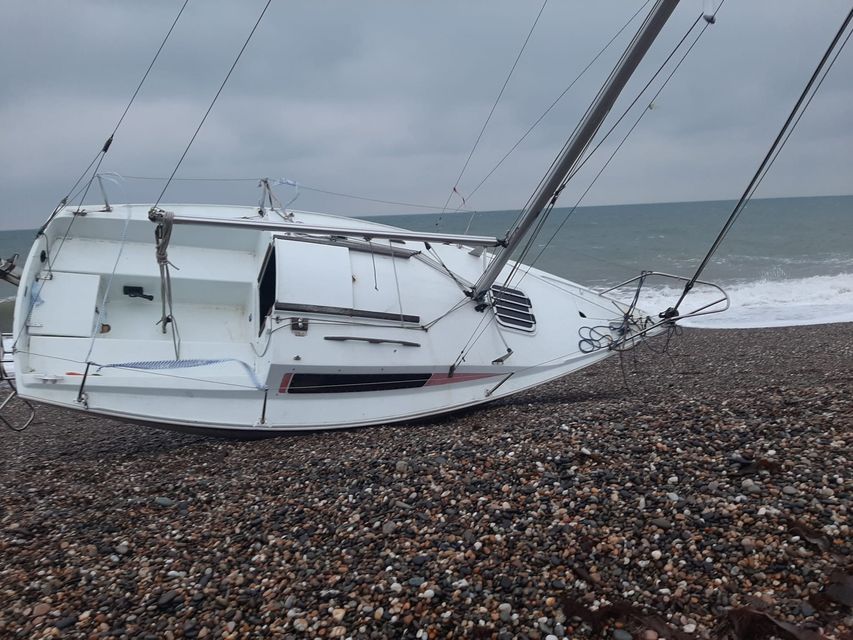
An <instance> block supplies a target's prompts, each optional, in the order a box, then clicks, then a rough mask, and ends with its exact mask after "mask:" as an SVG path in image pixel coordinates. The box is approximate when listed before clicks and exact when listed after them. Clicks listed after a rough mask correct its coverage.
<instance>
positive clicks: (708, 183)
mask: <svg viewBox="0 0 853 640" xmlns="http://www.w3.org/2000/svg"><path fill="white" fill-rule="evenodd" d="M263 4H264V0H241V1H239V2H237V1H233V2H232V1H225V0H203V1H202V0H190V2H189V5H188V7H187V10H186V11H185V13H184V15H183V17H182V18H181V20H180V22H179V23H178V26H177V27H176V29H175V32H174V33H173V35H172V38H171V39H170V40H169V42H168V44H167V45H166V47H165V49H164V51H163V53H162V55H161V57H160V59H159V60H158V62H157V64H156V65H155V67H154V69H153V71H152V74H151V76H150V77H149V79H148V81H147V82H146V84H145V85H144V87H143V89H142V91H141V93H140V95H139V97H138V99H137V100H136V102H135V103H134V105H133V107H132V109H131V111H130V112H129V114H128V116H127V118H126V120H125V122H124V124H123V126H122V128H121V129H120V130H119V132H118V135H117V136H116V140H115V143H114V145H113V147H112V149H111V151H110V153H109V154H108V155H107V157H106V159H105V161H104V164H103V165H102V171H114V172H117V173H119V174H122V175H124V176H152V177H157V176H165V175H168V174H169V173H170V172H171V170H172V169H173V168H174V166H175V163H176V162H177V159H178V157H179V156H180V154H181V152H182V151H183V148H184V146H185V145H186V143H187V141H188V140H189V137H190V135H191V134H192V132H193V130H194V129H195V127H196V126H197V124H198V122H199V120H200V118H201V116H202V115H203V113H204V111H205V109H206V108H207V105H208V104H209V101H210V99H211V98H212V96H213V95H214V93H215V92H216V89H217V88H218V86H219V83H220V82H221V80H222V78H223V77H224V75H225V72H226V71H227V69H228V66H229V65H230V64H231V62H232V61H233V58H234V56H235V54H236V52H237V51H238V49H239V47H240V46H241V44H242V41H243V40H244V39H245V37H246V35H247V34H248V32H249V30H250V29H251V26H252V24H253V23H254V21H255V19H256V18H257V15H258V13H259V12H260V10H261V8H262V7H263ZM642 4H643V1H642V0H630V1H629V0H624V1H623V0H608V1H607V2H602V1H593V0H587V1H583V2H581V1H579V0H571V1H570V0H550V2H549V3H548V5H547V6H546V7H545V10H544V13H543V16H542V19H541V21H540V23H539V25H538V26H537V28H536V30H535V31H534V33H533V36H532V38H531V40H530V44H529V45H528V48H527V50H526V51H525V53H524V55H523V57H522V59H521V61H520V63H519V65H518V68H517V69H516V71H515V74H514V75H513V77H512V79H511V81H510V83H509V85H508V87H507V89H506V92H505V94H504V97H503V99H502V101H501V102H500V104H499V106H498V108H497V110H496V112H495V114H494V116H493V118H492V121H491V123H490V125H489V127H488V129H487V130H486V133H485V135H484V137H483V140H482V142H481V144H480V147H479V149H478V151H477V153H476V155H475V156H474V159H473V160H472V162H471V164H470V166H469V167H468V170H467V171H466V173H465V175H464V177H463V179H462V181H461V183H460V190H461V192H462V193H463V194H467V193H470V191H471V190H473V189H474V187H475V186H476V185H477V184H478V183H479V182H480V181H481V179H482V178H483V176H484V175H485V174H486V173H487V172H488V171H489V170H490V169H491V168H492V167H493V166H494V164H495V163H496V162H497V161H498V160H499V159H500V158H501V156H503V154H504V153H505V152H506V151H507V150H508V149H509V148H510V147H511V146H512V145H513V144H514V143H515V142H516V140H517V139H518V138H519V137H520V136H521V134H523V133H524V131H525V130H526V129H527V128H528V126H529V125H530V124H531V123H532V122H533V121H534V120H535V119H536V118H537V117H539V115H540V114H541V113H542V112H543V111H544V109H545V108H546V107H547V106H548V105H549V104H550V103H551V102H552V100H554V98H555V97H556V96H557V95H559V93H560V92H561V91H563V89H564V88H565V87H566V86H567V85H568V84H569V82H571V80H572V79H573V78H574V77H575V76H576V75H577V74H578V73H579V72H580V70H581V69H582V68H583V67H584V66H585V65H586V64H587V63H588V62H589V60H590V59H591V58H592V57H593V56H594V55H595V53H596V52H597V51H598V50H599V49H600V48H601V47H602V46H603V45H604V44H605V43H606V42H607V40H609V39H610V38H611V37H612V35H613V34H614V33H615V32H616V31H617V30H618V29H619V28H620V27H621V26H622V25H623V24H624V23H625V22H626V21H627V19H628V18H629V17H630V16H631V15H632V14H633V13H634V12H635V11H636V10H637V9H638V8H639V7H640V6H641V5H642ZM703 4H707V3H703V2H701V1H700V0H683V1H682V3H681V6H680V7H679V8H678V9H677V10H676V13H675V15H674V17H673V18H672V20H671V21H670V23H669V24H668V25H667V28H666V30H665V31H664V33H663V34H662V36H661V37H660V39H659V40H658V42H657V43H656V44H655V46H654V48H653V51H652V55H650V57H649V58H648V59H647V60H646V62H645V63H644V64H643V65H642V66H641V68H640V71H639V78H638V79H637V80H636V81H635V82H632V84H631V85H630V86H629V89H628V94H630V96H631V97H632V96H633V95H635V92H636V91H637V90H638V89H639V88H640V87H641V86H642V84H643V83H644V82H645V80H646V79H648V77H649V76H650V74H651V73H653V72H654V70H655V69H656V68H657V64H659V63H660V61H661V60H662V59H663V58H664V56H665V55H666V54H667V53H668V52H669V50H670V49H671V48H672V47H673V46H674V44H675V43H676V42H677V41H678V40H679V38H681V36H682V35H683V34H684V33H685V31H686V29H687V28H688V26H689V25H690V23H691V22H692V21H693V20H694V19H695V18H696V16H697V15H698V14H699V13H700V11H701V10H702V8H703ZM180 5H181V2H180V1H178V0H146V1H145V2H139V1H138V0H133V1H131V0H73V1H71V0H67V1H59V0H56V1H47V0H27V1H23V0H0V198H2V200H0V216H2V222H0V225H2V228H26V227H34V226H37V225H38V224H39V223H41V222H42V221H43V220H44V218H45V217H46V216H47V215H48V214H49V213H50V210H51V209H52V208H53V206H54V205H55V204H56V202H57V201H58V200H59V199H60V198H61V197H62V196H63V195H64V194H65V192H66V191H67V190H68V189H69V188H70V186H71V184H72V183H73V182H74V180H75V179H76V178H77V176H78V175H79V173H80V172H81V171H82V170H83V169H84V168H85V166H86V165H87V164H88V162H89V161H90V160H91V158H92V157H93V156H94V155H95V153H96V152H97V150H98V149H99V148H100V146H101V145H102V144H103V141H104V140H105V138H106V137H107V136H108V135H109V133H110V131H111V130H112V129H113V127H114V125H115V123H116V121H117V119H118V117H119V116H120V114H121V112H122V110H123V108H124V106H125V104H126V103H127V101H128V99H129V98H130V96H131V94H132V92H133V90H134V88H135V87H136V84H137V82H138V81H139V79H140V78H141V76H142V74H143V72H144V71H145V68H146V67H147V65H148V63H149V62H150V60H151V58H152V56H153V55H154V53H155V51H156V48H157V46H158V45H159V43H160V41H161V39H162V38H163V36H164V35H165V33H166V30H167V29H168V27H169V25H170V24H171V22H172V20H173V19H174V17H175V15H176V14H177V11H178V9H179V8H180ZM540 6H541V2H540V0H527V1H526V2H522V1H519V0H515V1H514V2H505V1H500V0H488V1H485V0H483V1H476V2H475V1H470V2H460V1H459V0H454V1H453V2H439V1H436V0H433V1H430V2H402V1H399V0H398V1H396V2H392V1H391V0H387V1H383V2H372V1H366V0H359V1H358V2H354V1H352V0H346V1H332V0H323V1H322V2H317V1H316V0H315V1H310V2H309V1H308V0H302V1H295V0H294V1H285V0H273V2H272V5H271V7H270V9H269V11H268V13H267V15H266V17H265V18H264V20H263V22H262V23H261V26H260V28H259V29H258V31H257V33H256V35H255V38H254V39H253V40H252V42H251V44H250V45H249V48H248V49H247V51H246V53H245V55H244V57H243V58H242V60H241V61H240V63H239V65H238V66H237V69H236V70H235V73H234V75H233V76H232V78H231V81H230V82H229V84H228V85H227V87H226V88H225V91H224V92H223V94H222V96H221V98H220V100H219V101H218V102H217V104H216V106H215V107H214V110H213V112H212V115H211V116H210V118H209V119H208V121H207V124H206V125H205V127H204V128H203V129H202V131H201V134H200V135H199V137H198V139H197V141H196V143H195V145H194V146H193V148H192V150H191V151H190V153H189V155H188V156H187V159H186V161H185V162H184V163H183V165H182V166H181V169H180V171H179V173H178V176H179V177H181V176H183V177H199V176H202V177H217V178H234V177H252V178H254V177H261V176H269V177H274V178H287V179H291V180H294V181H296V182H299V183H302V184H304V185H306V186H308V187H314V188H319V189H324V190H330V191H336V192H342V193H347V194H354V195H361V196H366V197H372V198H378V199H386V200H393V201H404V202H411V203H422V204H426V205H437V206H438V207H440V206H441V205H442V204H444V202H445V199H446V198H447V195H448V194H449V192H450V189H451V187H452V186H453V184H454V181H455V179H456V176H457V175H458V174H459V171H460V170H461V168H462V165H463V163H464V162H465V158H466V156H467V155H468V152H469V150H470V149H471V146H472V144H473V142H474V140H475V139H476V137H477V134H478V132H479V131H480V128H481V126H482V124H483V122H484V120H485V118H486V116H487V115H488V112H489V109H490V107H491V105H492V103H493V101H494V99H495V97H496V95H497V92H498V90H499V89H500V86H501V84H502V83H503V81H504V78H505V77H506V74H507V72H508V71H509V68H510V66H511V65H512V62H513V60H514V59H515V56H516V55H517V53H518V50H519V47H520V46H521V43H522V42H523V40H524V38H525V36H526V35H527V32H528V30H529V28H530V26H531V24H532V22H533V20H534V18H535V16H536V14H537V12H538V10H539V8H540ZM849 9H850V0H843V1H842V0H820V1H819V2H806V1H805V0H798V1H794V0H727V2H725V4H724V5H723V7H722V9H721V11H720V13H719V15H718V20H717V24H716V25H714V26H712V27H711V28H710V29H709V30H708V31H707V33H706V34H705V35H704V36H703V38H702V39H701V40H700V42H699V44H698V46H697V47H696V49H694V51H693V52H692V53H691V55H690V56H689V57H688V59H687V61H686V62H685V64H684V66H683V67H682V68H681V70H680V71H679V72H678V74H677V75H676V76H675V78H674V79H673V80H672V82H671V83H670V84H669V85H668V87H667V88H666V90H665V92H664V93H663V94H662V95H661V97H660V98H659V99H658V100H656V102H655V108H654V109H653V110H651V111H649V112H648V113H647V115H646V117H645V119H644V120H643V122H642V123H641V125H640V127H639V128H638V129H637V131H636V132H635V133H634V135H633V136H632V137H631V138H630V139H629V141H628V143H627V144H626V145H625V147H624V148H623V149H622V151H621V152H620V154H619V155H618V156H617V159H616V160H615V161H614V162H613V164H612V165H611V166H610V167H609V168H608V170H607V171H606V173H605V174H604V176H603V177H602V178H601V180H600V181H599V182H598V183H597V184H596V185H595V187H594V188H593V190H592V191H591V192H590V194H589V196H588V198H587V200H586V201H585V203H587V204H615V203H632V202H660V201H679V200H706V199H726V198H735V197H737V196H738V195H739V194H740V192H741V191H742V190H743V188H744V186H745V185H746V183H747V181H748V179H749V177H750V176H751V174H752V172H753V171H754V170H755V168H756V166H757V165H758V163H759V161H760V159H761V157H762V156H763V155H764V153H765V152H766V150H767V148H768V145H769V144H770V142H771V141H772V139H773V137H774V136H775V134H776V132H777V130H778V128H779V127H780V125H781V124H782V122H783V121H784V118H785V117H786V115H787V113H788V111H789V110H790V108H791V106H792V105H793V103H794V101H795V99H796V98H797V96H798V95H799V92H800V91H801V90H802V87H803V86H804V84H805V82H806V80H807V79H808V77H809V75H810V73H811V72H812V70H813V68H814V66H815V65H816V63H817V61H818V59H819V57H820V55H821V54H822V53H823V50H824V48H825V47H826V46H827V44H828V43H829V41H830V39H831V37H832V36H833V34H834V33H835V31H836V30H837V29H838V27H839V26H840V24H841V21H842V19H843V17H844V16H845V15H846V12H847V11H849ZM637 25H638V21H635V22H634V23H632V25H631V28H630V29H629V30H628V31H626V32H625V34H623V36H622V37H621V38H620V39H619V40H618V41H617V42H616V43H615V45H614V46H613V47H612V48H610V49H608V51H607V52H606V54H605V55H604V56H603V57H602V58H601V60H600V61H599V62H598V63H597V64H596V65H595V66H594V67H593V68H592V69H591V70H590V72H589V73H588V74H587V75H586V76H584V78H583V80H582V81H581V82H579V83H578V84H577V85H576V86H575V87H574V88H573V89H572V90H571V91H570V92H569V93H568V94H567V95H566V97H565V98H564V99H563V100H562V101H561V102H560V104H559V106H558V107H557V108H556V109H554V110H553V111H552V112H551V113H550V114H549V116H548V117H547V118H546V119H545V120H544V121H543V122H542V124H541V125H540V126H539V127H538V128H537V129H536V130H535V131H534V133H533V134H532V135H531V136H530V137H529V138H528V139H527V140H526V141H525V142H524V143H523V144H522V145H521V146H520V147H519V149H518V151H517V152H516V153H515V154H513V155H512V156H511V157H510V159H509V160H508V161H507V162H506V163H504V165H502V166H501V168H500V169H499V170H498V171H496V172H495V173H494V175H493V176H492V177H491V179H490V180H489V181H487V182H486V183H485V184H484V185H483V187H482V188H481V189H480V190H479V191H478V192H477V193H476V194H475V195H474V197H472V198H470V200H469V202H468V206H470V207H471V208H475V209H478V210H490V209H513V208H518V207H520V206H522V205H523V204H524V203H525V201H526V200H527V198H528V197H529V195H530V194H531V192H532V190H533V189H534V188H535V186H536V184H537V182H538V181H539V179H540V178H541V176H542V175H543V174H544V173H545V171H546V170H547V168H548V166H549V165H550V163H551V161H552V160H553V158H554V156H555V154H556V153H557V151H558V150H559V148H560V147H561V146H562V144H563V143H564V141H565V139H566V137H567V136H568V134H569V133H570V132H571V130H572V128H573V126H574V125H575V123H576V122H577V119H578V117H579V115H580V114H581V113H582V111H583V110H584V108H585V107H586V106H587V104H588V103H589V101H590V99H591V97H592V95H593V93H594V92H595V90H596V89H597V88H598V86H599V85H600V83H601V82H602V81H603V79H604V77H605V75H606V73H607V71H609V69H610V67H611V66H612V64H613V62H614V60H615V58H616V57H618V55H619V53H620V52H621V50H622V48H623V47H624V45H625V44H626V42H627V39H628V37H629V35H630V33H633V30H634V29H635V28H636V26H637ZM629 32H630V33H629ZM631 89H633V91H632V90H631ZM621 104H625V101H624V100H623V101H622V103H621ZM852 105H853V45H850V46H849V47H848V48H847V49H845V51H844V52H843V53H842V55H841V57H840V58H839V60H838V62H837V64H836V66H835V67H834V69H833V70H832V72H831V74H830V76H829V77H828V79H827V80H826V82H825V83H824V85H823V87H822V89H821V91H820V93H819V94H818V96H817V98H816V99H815V100H814V102H813V104H812V106H811V108H810V110H809V112H808V113H807V114H806V116H805V118H804V119H803V121H802V123H801V124H800V127H799V128H798V129H797V131H796V133H795V134H794V137H793V138H792V139H791V141H790V143H789V145H788V146H787V147H786V149H785V150H784V152H783V155H782V156H781V158H780V160H779V161H778V162H777V164H776V166H775V167H774V169H773V172H772V174H771V175H770V176H769V177H768V179H767V180H766V181H765V183H764V184H763V186H762V188H761V191H760V192H759V196H763V197H771V196H799V195H836V194H849V193H853V188H851V177H853V106H852ZM617 111H619V109H618V108H617ZM617 141H618V139H616V140H614V143H615V142H617ZM579 178H581V180H579V182H578V184H577V186H573V188H574V190H575V193H579V192H580V191H582V190H583V188H584V187H585V180H588V178H589V176H586V175H584V176H579ZM161 187H162V183H159V182H144V181H136V180H131V179H126V180H123V181H120V182H119V183H118V184H110V185H109V193H110V199H111V200H112V201H113V202H124V201H134V202H153V200H154V199H156V197H157V195H158V193H159V191H160V188H161ZM277 191H278V193H279V196H280V198H281V199H282V200H285V201H286V200H287V199H289V198H290V197H291V195H292V189H290V188H288V187H279V188H278V189H277ZM572 195H573V193H572V192H567V193H566V195H565V196H564V198H563V199H562V200H561V203H560V204H561V205H571V204H573V202H574V199H573V197H572ZM98 197H99V194H98V193H97V191H96V192H95V193H93V196H92V197H90V198H89V200H97V198H98ZM257 198H258V191H257V187H256V184H255V183H254V182H252V181H247V182H230V183H211V182H203V183H199V182H184V183H177V184H175V185H174V186H172V187H170V189H169V191H168V192H167V194H166V197H165V199H164V202H186V201H195V202H216V201H224V202H230V203H238V204H253V203H255V202H257ZM453 203H455V204H458V201H457V200H454V201H453ZM294 206H296V207H298V208H303V209H309V210H320V211H328V212H331V213H342V214H353V215H357V214H368V213H392V212H408V211H412V212H416V211H422V210H418V209H407V208H404V207H402V206H399V205H382V204H378V203H369V202H366V201H360V200H353V199H347V198H339V197H333V196H327V195H323V194H319V193H317V192H313V191H307V190H304V189H303V190H302V192H301V193H300V196H299V199H298V200H297V202H296V203H295V204H294Z"/></svg>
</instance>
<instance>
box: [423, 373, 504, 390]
mask: <svg viewBox="0 0 853 640" xmlns="http://www.w3.org/2000/svg"><path fill="white" fill-rule="evenodd" d="M495 375H496V374H494V373H455V374H453V375H452V376H448V375H447V374H445V373H434V374H432V375H431V376H430V379H429V380H427V382H426V384H425V385H424V386H425V387H434V386H436V385H439V384H453V383H455V382H469V381H471V380H481V379H483V378H493V377H495Z"/></svg>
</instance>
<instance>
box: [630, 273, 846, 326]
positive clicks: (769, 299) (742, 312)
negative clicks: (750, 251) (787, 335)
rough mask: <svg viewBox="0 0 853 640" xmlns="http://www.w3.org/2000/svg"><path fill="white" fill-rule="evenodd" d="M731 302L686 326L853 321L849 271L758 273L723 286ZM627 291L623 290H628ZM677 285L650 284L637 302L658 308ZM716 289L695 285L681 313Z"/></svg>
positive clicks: (671, 300)
mask: <svg viewBox="0 0 853 640" xmlns="http://www.w3.org/2000/svg"><path fill="white" fill-rule="evenodd" d="M724 288H725V290H726V292H727V293H728V294H729V299H730V300H731V306H730V307H729V309H728V310H727V311H725V312H723V313H718V314H712V315H707V316H698V317H695V318H688V319H686V320H683V321H681V322H680V324H682V325H684V326H687V327H704V328H713V329H746V328H758V327H787V326H797V325H812V324H828V323H832V322H853V273H842V274H839V275H834V276H812V277H808V278H792V279H778V280H771V279H762V280H756V281H752V282H743V283H738V284H733V285H730V286H726V287H724ZM630 295H631V294H630V293H629V294H626V297H627V296H630ZM680 295H681V288H680V287H669V286H666V287H648V288H646V289H644V291H643V292H642V296H641V299H640V301H639V303H638V306H639V308H641V309H643V310H645V311H646V312H648V313H651V314H657V313H659V312H661V311H663V310H665V309H668V308H669V307H671V306H672V305H673V304H675V302H676V301H677V300H678V297H679V296H680ZM718 297H719V294H717V293H716V292H715V291H713V290H710V289H709V288H707V287H700V286H699V285H697V286H696V288H695V289H694V290H693V291H691V292H690V294H689V295H688V296H687V297H686V298H685V300H684V302H683V303H682V304H681V306H680V310H681V312H682V313H686V312H687V311H689V310H692V309H695V308H697V307H701V306H702V305H704V304H707V303H710V302H712V301H713V300H715V299H717V298H718Z"/></svg>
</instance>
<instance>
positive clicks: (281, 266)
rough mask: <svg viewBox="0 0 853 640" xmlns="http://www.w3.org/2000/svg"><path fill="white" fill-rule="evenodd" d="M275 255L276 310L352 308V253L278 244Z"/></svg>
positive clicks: (304, 243)
mask: <svg viewBox="0 0 853 640" xmlns="http://www.w3.org/2000/svg"><path fill="white" fill-rule="evenodd" d="M275 253H276V256H275V257H276V308H277V309H284V310H286V309H288V308H290V309H292V310H295V311H298V310H303V311H310V310H311V309H312V308H317V309H323V308H344V309H350V308H352V306H353V299H352V269H351V267H350V259H349V249H347V248H346V247H334V246H331V245H323V244H310V243H307V242H287V241H286V240H276V241H275Z"/></svg>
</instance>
